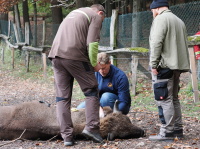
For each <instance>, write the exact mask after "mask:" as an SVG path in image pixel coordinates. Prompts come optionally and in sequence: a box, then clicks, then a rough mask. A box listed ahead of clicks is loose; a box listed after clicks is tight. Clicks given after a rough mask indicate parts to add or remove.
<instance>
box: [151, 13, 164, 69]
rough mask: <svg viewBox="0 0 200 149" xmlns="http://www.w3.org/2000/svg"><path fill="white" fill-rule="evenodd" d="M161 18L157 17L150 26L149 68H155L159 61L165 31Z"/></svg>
mask: <svg viewBox="0 0 200 149" xmlns="http://www.w3.org/2000/svg"><path fill="white" fill-rule="evenodd" d="M161 17H162V16H157V17H156V18H155V19H154V21H153V24H152V27H151V32H150V39H149V42H150V63H149V64H150V66H151V67H152V68H157V66H158V64H159V62H160V59H161V53H162V48H163V43H164V38H165V35H166V31H167V25H166V23H165V21H164V20H163V19H162V18H161Z"/></svg>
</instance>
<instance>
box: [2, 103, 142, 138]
mask: <svg viewBox="0 0 200 149" xmlns="http://www.w3.org/2000/svg"><path fill="white" fill-rule="evenodd" d="M109 109H110V108H107V109H106V108H105V110H107V115H106V117H104V118H102V119H101V120H100V133H101V135H102V137H103V138H107V136H108V138H109V139H110V140H113V139H115V138H138V137H142V136H143V135H144V131H143V130H142V129H141V128H139V127H136V126H135V125H133V124H132V123H131V121H130V119H129V118H128V117H127V116H126V115H123V114H121V113H111V111H112V110H111V109H110V110H109ZM72 121H73V125H74V136H77V137H80V136H81V132H82V130H83V129H84V126H85V110H84V109H80V110H79V111H77V112H72ZM25 129H26V132H25V133H24V135H23V136H22V138H24V139H31V140H33V139H49V138H51V137H53V136H56V135H59V125H58V123H57V119H56V107H55V106H51V107H48V106H47V105H45V104H43V103H39V102H38V101H33V102H26V103H22V104H19V105H16V106H2V107H0V140H11V139H15V138H18V137H19V136H20V135H21V133H22V132H23V131H24V130H25Z"/></svg>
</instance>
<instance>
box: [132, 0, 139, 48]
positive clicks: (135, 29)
mask: <svg viewBox="0 0 200 149" xmlns="http://www.w3.org/2000/svg"><path fill="white" fill-rule="evenodd" d="M139 10H140V0H135V1H133V17H132V39H133V40H132V45H131V46H132V47H138V46H139V44H140V43H139V35H140V33H139V31H140V28H139V20H140V18H139V15H138V12H139Z"/></svg>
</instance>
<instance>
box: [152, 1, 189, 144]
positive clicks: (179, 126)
mask: <svg viewBox="0 0 200 149" xmlns="http://www.w3.org/2000/svg"><path fill="white" fill-rule="evenodd" d="M168 7H169V5H168V2H167V0H154V1H153V2H152V3H151V5H150V9H151V11H152V13H153V17H154V20H153V23H152V26H151V31H150V39H149V42H150V51H151V53H150V66H151V68H152V69H151V72H152V80H153V89H154V95H155V100H156V103H157V106H158V111H159V118H160V120H161V123H162V125H161V128H160V132H159V134H158V135H155V136H150V137H149V140H156V141H161V140H171V139H173V138H174V137H183V123H182V114H181V106H180V102H179V99H178V92H179V81H180V80H179V77H180V74H181V72H186V71H189V69H190V64H189V55H188V46H187V34H186V27H185V24H184V23H183V21H182V20H181V19H179V18H178V17H177V16H176V15H174V14H173V13H172V12H171V10H169V9H168Z"/></svg>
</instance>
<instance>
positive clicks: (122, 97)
mask: <svg viewBox="0 0 200 149" xmlns="http://www.w3.org/2000/svg"><path fill="white" fill-rule="evenodd" d="M97 61H98V63H99V64H100V70H99V72H95V76H96V79H97V81H98V89H99V97H100V105H101V106H102V107H105V106H110V107H111V108H112V109H113V106H114V103H115V101H116V100H119V105H118V109H119V110H120V111H121V112H122V113H123V114H128V112H129V110H130V106H131V97H130V91H129V82H128V78H127V76H126V74H125V73H124V72H123V71H122V70H120V69H119V68H117V67H115V66H114V65H112V64H111V62H110V59H109V56H108V55H107V54H106V53H105V52H102V53H99V54H98V58H97ZM77 108H78V109H80V108H85V102H82V103H81V104H80V105H78V107H77Z"/></svg>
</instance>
